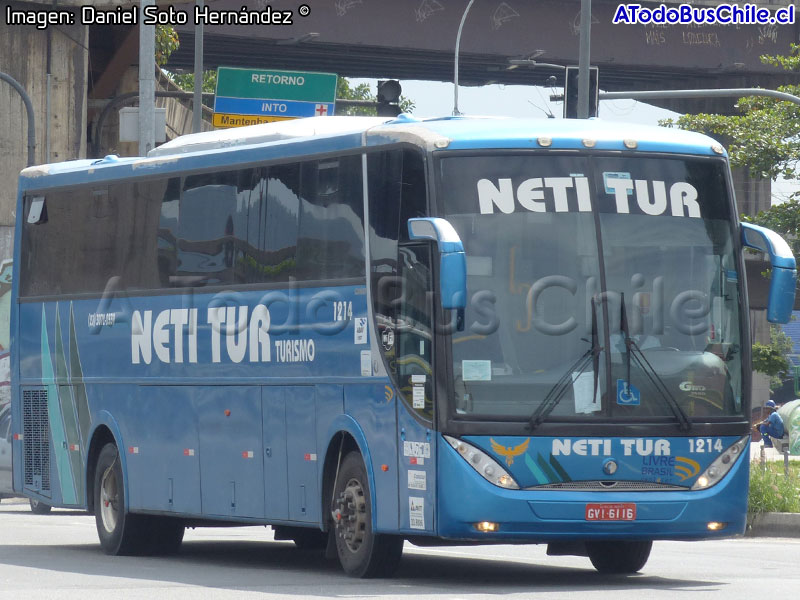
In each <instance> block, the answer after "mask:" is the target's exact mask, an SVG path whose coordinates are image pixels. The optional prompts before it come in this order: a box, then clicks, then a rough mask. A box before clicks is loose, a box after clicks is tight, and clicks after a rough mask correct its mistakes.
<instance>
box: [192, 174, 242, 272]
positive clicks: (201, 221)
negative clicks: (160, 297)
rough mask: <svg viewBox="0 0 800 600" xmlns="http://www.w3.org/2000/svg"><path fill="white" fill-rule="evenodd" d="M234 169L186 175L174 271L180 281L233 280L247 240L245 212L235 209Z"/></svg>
mask: <svg viewBox="0 0 800 600" xmlns="http://www.w3.org/2000/svg"><path fill="white" fill-rule="evenodd" d="M238 176H239V173H238V172H236V171H228V172H225V173H203V174H200V175H192V176H190V177H187V178H186V181H185V182H184V185H183V195H182V197H181V209H180V218H179V219H178V232H179V235H178V272H177V276H178V277H179V280H178V281H179V283H180V284H181V285H192V286H203V285H221V284H222V285H224V284H229V283H234V282H235V277H234V273H235V270H236V267H237V266H238V265H237V263H239V262H240V259H241V258H242V256H243V251H244V247H245V246H246V243H247V242H246V240H247V213H246V212H240V211H238V210H237V203H238V202H237V201H238Z"/></svg>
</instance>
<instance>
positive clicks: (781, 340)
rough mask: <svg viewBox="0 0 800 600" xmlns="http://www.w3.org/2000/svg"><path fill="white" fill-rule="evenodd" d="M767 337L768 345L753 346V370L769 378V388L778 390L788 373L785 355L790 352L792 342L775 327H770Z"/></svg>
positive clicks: (788, 365)
mask: <svg viewBox="0 0 800 600" xmlns="http://www.w3.org/2000/svg"><path fill="white" fill-rule="evenodd" d="M769 337H770V343H769V344H759V343H758V342H756V343H755V344H753V370H754V371H758V372H759V373H763V374H764V375H767V376H769V378H770V383H769V386H770V387H771V388H778V387H780V386H781V383H782V380H783V379H785V378H786V376H787V374H788V372H789V367H790V364H789V359H788V358H787V357H786V355H787V354H789V353H790V352H791V351H792V340H791V339H790V338H789V336H787V335H786V334H785V333H784V332H783V331H782V330H781V328H780V327H779V326H777V325H770V331H769Z"/></svg>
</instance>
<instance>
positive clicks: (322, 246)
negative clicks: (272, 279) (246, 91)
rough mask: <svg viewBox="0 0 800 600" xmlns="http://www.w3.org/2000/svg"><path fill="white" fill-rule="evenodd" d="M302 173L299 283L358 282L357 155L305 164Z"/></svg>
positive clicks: (361, 263)
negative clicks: (307, 281)
mask: <svg viewBox="0 0 800 600" xmlns="http://www.w3.org/2000/svg"><path fill="white" fill-rule="evenodd" d="M301 173H302V175H301V184H300V192H301V198H302V201H301V211H300V225H299V231H298V242H297V262H298V270H299V272H300V275H299V276H300V278H301V279H306V280H324V279H328V280H330V279H349V278H359V279H360V278H363V277H364V254H365V251H364V214H363V213H364V200H363V193H362V190H363V180H362V176H361V155H355V154H354V155H349V156H340V157H334V158H330V159H323V160H318V161H311V162H305V163H303V164H302V167H301Z"/></svg>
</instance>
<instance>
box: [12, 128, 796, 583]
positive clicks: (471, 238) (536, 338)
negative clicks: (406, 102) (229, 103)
mask: <svg viewBox="0 0 800 600" xmlns="http://www.w3.org/2000/svg"><path fill="white" fill-rule="evenodd" d="M743 246H750V247H753V248H756V249H758V250H761V251H762V252H766V253H767V254H768V255H769V257H770V259H771V263H772V279H771V294H770V300H769V319H770V320H771V321H774V322H785V321H786V320H787V319H788V317H789V313H790V310H791V307H792V303H793V299H794V283H795V275H796V273H795V261H794V258H793V256H792V254H791V252H790V251H789V248H788V246H787V245H786V243H785V242H784V241H783V240H782V239H781V238H780V237H779V236H777V235H776V234H774V233H773V232H771V231H768V230H766V229H762V228H759V227H756V226H752V225H748V224H745V223H739V221H738V219H737V212H736V205H735V202H734V198H733V191H732V185H731V177H730V172H729V167H728V163H727V160H726V156H725V152H724V150H723V149H722V147H720V146H719V145H718V144H716V143H715V142H714V141H713V140H711V139H709V138H707V137H705V136H702V135H698V134H694V133H687V132H681V131H672V130H665V129H661V128H648V127H640V126H623V125H621V124H619V123H604V122H602V121H600V120H580V121H578V120H514V119H486V118H482V119H475V118H464V117H458V118H455V117H454V118H443V119H431V120H416V119H414V118H412V117H408V116H400V117H398V118H395V119H383V118H359V117H322V118H312V119H305V120H298V121H290V122H283V123H273V124H265V125H258V126H254V127H248V128H241V129H233V130H227V131H220V132H210V133H202V134H195V135H189V136H184V137H182V138H179V139H177V140H175V141H172V142H169V143H167V144H165V145H164V146H161V147H159V148H157V149H156V150H154V151H153V152H152V153H151V154H150V155H149V156H148V157H144V158H117V157H114V156H108V157H106V158H104V159H102V160H79V161H73V162H67V163H60V164H52V165H45V166H39V167H32V168H28V169H25V170H24V171H23V172H22V174H21V177H20V181H19V202H18V205H17V238H16V246H15V254H14V261H15V263H14V264H15V265H16V268H17V276H16V277H15V278H14V283H13V303H12V321H11V335H12V336H13V338H12V339H13V344H12V349H13V362H12V409H13V410H12V412H13V417H12V432H13V436H12V438H13V439H12V446H13V464H14V489H15V490H16V491H17V492H20V493H24V494H25V495H26V496H28V497H31V498H35V499H37V500H39V501H41V502H44V503H47V504H49V505H53V506H58V507H75V508H83V509H87V510H89V511H91V512H93V513H94V514H95V516H96V521H97V530H98V534H99V537H100V543H101V546H102V548H103V550H104V551H105V552H107V553H110V554H153V553H162V554H163V553H170V552H174V551H177V550H178V548H179V547H180V544H181V541H182V538H183V532H184V528H185V527H187V526H202V525H215V524H217V525H218V524H221V523H223V522H225V523H228V524H230V523H234V524H243V525H244V524H270V525H271V526H272V527H273V528H274V530H275V537H276V538H277V539H291V540H294V541H295V542H296V543H297V544H298V545H300V546H304V547H319V548H325V550H326V552H328V553H329V554H330V555H338V558H339V560H340V562H341V564H342V566H343V568H344V570H345V571H346V572H347V573H348V574H350V575H354V576H380V575H388V574H390V573H391V572H392V570H393V569H394V568H395V566H396V565H397V563H398V561H399V559H400V555H401V552H402V546H403V542H404V540H409V541H411V542H413V543H416V544H437V543H453V542H459V543H465V544H469V543H497V542H508V543H546V544H548V552H549V553H551V554H575V555H582V556H588V557H589V558H590V560H591V562H592V563H593V565H594V566H595V567H596V568H597V569H599V570H600V571H606V572H621V573H629V572H634V571H637V570H639V569H641V568H642V567H643V566H644V564H645V562H646V560H647V558H648V556H649V553H650V548H651V545H652V541H653V540H664V539H670V540H699V539H705V538H716V537H722V536H731V535H736V534H741V533H742V532H743V530H744V527H745V513H746V506H747V487H748V452H749V448H748V440H749V435H748V434H749V429H748V428H749V424H748V417H749V414H750V388H751V369H750V352H749V348H750V339H749V333H748V331H749V327H748V316H747V315H748V311H747V296H746V286H745V279H744V277H743V273H744V269H743V257H742V250H743Z"/></svg>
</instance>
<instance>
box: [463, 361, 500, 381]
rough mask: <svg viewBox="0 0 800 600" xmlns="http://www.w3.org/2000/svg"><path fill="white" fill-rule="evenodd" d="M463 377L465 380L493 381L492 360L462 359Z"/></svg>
mask: <svg viewBox="0 0 800 600" xmlns="http://www.w3.org/2000/svg"><path fill="white" fill-rule="evenodd" d="M461 378H462V379H463V380H464V381H491V380H492V361H490V360H462V361H461Z"/></svg>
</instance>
